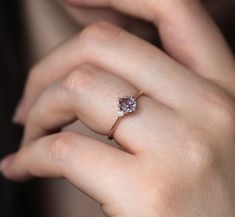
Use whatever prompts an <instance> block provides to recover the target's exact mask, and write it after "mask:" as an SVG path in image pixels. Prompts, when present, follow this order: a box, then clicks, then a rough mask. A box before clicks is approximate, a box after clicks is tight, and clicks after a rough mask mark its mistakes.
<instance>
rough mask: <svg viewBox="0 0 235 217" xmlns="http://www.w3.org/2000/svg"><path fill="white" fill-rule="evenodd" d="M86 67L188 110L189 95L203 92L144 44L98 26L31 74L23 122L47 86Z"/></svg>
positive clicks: (193, 80)
mask: <svg viewBox="0 0 235 217" xmlns="http://www.w3.org/2000/svg"><path fill="white" fill-rule="evenodd" d="M77 51H79V52H77ZM136 51H138V52H136ZM65 57H66V58H65ZM83 63H92V64H93V65H97V66H100V67H101V68H104V69H105V70H106V71H109V72H112V73H115V74H116V75H118V76H120V77H122V78H123V79H125V80H127V81H129V82H130V83H131V84H133V86H135V87H136V88H138V89H139V90H142V91H144V92H145V93H146V94H148V95H149V96H151V97H153V98H155V99H157V100H158V101H160V102H162V103H164V104H167V105H169V106H173V107H179V106H180V107H187V104H189V103H188V99H187V96H186V95H187V94H191V95H189V98H193V96H192V94H193V93H192V92H194V93H196V92H197V91H196V90H195V89H197V88H201V86H202V84H203V81H202V80H204V79H202V78H201V77H200V76H198V75H197V74H195V73H191V72H190V71H189V70H188V69H186V68H185V67H183V66H181V65H180V64H178V63H177V62H176V61H174V60H173V59H171V58H170V57H169V56H167V55H166V54H164V53H163V52H162V51H161V50H159V49H157V48H156V47H154V46H153V45H151V44H149V43H147V42H145V41H144V40H141V39H139V38H138V37H136V36H133V35H131V34H130V33H128V32H125V31H123V30H121V29H120V28H118V27H115V26H113V25H110V24H107V23H97V24H94V25H92V26H90V27H88V28H87V29H86V30H84V32H83V33H82V34H80V35H79V37H78V38H76V39H74V40H72V41H70V42H69V43H68V44H65V45H64V46H62V47H61V48H60V49H58V50H57V51H55V52H54V53H52V54H51V55H50V56H49V57H48V58H47V59H46V60H45V61H44V62H43V63H41V66H39V68H38V69H36V70H35V71H33V72H32V74H31V75H30V77H29V81H28V83H27V86H26V92H25V96H24V99H23V102H24V103H23V105H24V106H21V109H20V110H19V111H20V112H19V113H20V114H21V115H22V116H23V117H21V118H20V119H23V120H24V119H25V117H26V116H27V112H28V110H29V109H30V107H31V105H32V104H33V102H34V100H35V99H36V98H37V96H38V94H39V93H41V92H42V91H43V90H44V89H45V87H46V86H49V84H50V83H51V82H52V81H53V80H55V79H56V78H58V77H59V76H61V77H62V76H65V75H66V74H68V73H69V72H71V71H73V70H74V69H75V68H76V67H77V66H79V65H81V64H83ZM130 63H131V64H130ZM55 77H56V78H55ZM180 87H184V88H180ZM185 94H186V95H185ZM183 96H184V97H183ZM22 108H23V109H22ZM22 110H23V111H22ZM24 114H25V115H24Z"/></svg>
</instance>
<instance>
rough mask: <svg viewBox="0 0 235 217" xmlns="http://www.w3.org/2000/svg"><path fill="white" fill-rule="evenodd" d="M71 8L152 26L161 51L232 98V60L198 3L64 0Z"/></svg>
mask: <svg viewBox="0 0 235 217" xmlns="http://www.w3.org/2000/svg"><path fill="white" fill-rule="evenodd" d="M65 2H67V3H69V4H71V5H73V6H75V7H78V8H79V7H80V6H86V7H110V8H114V9H116V10H119V11H121V12H124V13H126V14H129V15H132V16H135V17H140V18H143V19H145V20H147V21H151V22H153V23H154V24H155V25H156V27H157V28H158V30H159V34H160V37H161V40H162V43H163V45H164V48H165V50H166V51H167V52H168V53H169V54H170V55H171V56H172V57H173V58H175V59H176V60H178V61H179V62H180V63H182V64H183V65H185V66H187V67H188V68H189V69H190V70H192V71H194V72H197V73H199V74H200V75H202V76H204V77H206V78H208V79H210V80H212V81H214V82H216V83H218V84H219V85H221V86H222V87H225V88H226V87H227V88H228V89H229V90H230V91H232V93H233V94H234V92H235V90H234V85H233V84H234V82H235V76H234V71H235V64H234V57H233V54H232V52H231V51H230V49H229V47H228V45H227V43H226V41H225V39H224V37H223V36H222V34H221V32H220V31H219V29H218V27H217V26H216V25H215V23H214V22H213V21H212V19H211V18H210V17H209V15H208V13H207V12H206V10H205V8H204V7H203V5H202V3H201V2H200V1H199V0H194V1H191V0H167V1H162V0H156V1H152V0H127V1H126V0H125V1H123V0H122V1H120V0H96V1H93V0H66V1H65Z"/></svg>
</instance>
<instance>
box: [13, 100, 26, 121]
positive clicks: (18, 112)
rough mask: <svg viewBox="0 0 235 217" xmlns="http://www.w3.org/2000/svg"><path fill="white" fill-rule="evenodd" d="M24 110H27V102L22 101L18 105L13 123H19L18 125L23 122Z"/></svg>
mask: <svg viewBox="0 0 235 217" xmlns="http://www.w3.org/2000/svg"><path fill="white" fill-rule="evenodd" d="M24 110H25V100H21V101H20V102H19V104H18V105H17V107H16V110H15V113H14V116H13V118H12V122H13V123H17V124H18V123H22V120H23V118H22V116H23V113H24Z"/></svg>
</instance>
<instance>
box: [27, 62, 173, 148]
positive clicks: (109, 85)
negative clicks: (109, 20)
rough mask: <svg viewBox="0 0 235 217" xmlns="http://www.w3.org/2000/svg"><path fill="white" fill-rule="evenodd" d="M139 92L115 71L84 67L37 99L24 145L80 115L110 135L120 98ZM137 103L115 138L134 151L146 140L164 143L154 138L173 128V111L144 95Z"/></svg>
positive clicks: (88, 124) (97, 129)
mask: <svg viewBox="0 0 235 217" xmlns="http://www.w3.org/2000/svg"><path fill="white" fill-rule="evenodd" d="M137 93H138V90H137V89H136V88H135V87H134V86H132V85H131V84H130V83H128V82H127V81H125V80H123V79H121V78H119V77H117V76H115V75H113V74H112V73H107V72H104V71H103V70H101V69H98V68H95V67H94V66H87V65H86V66H82V67H80V68H78V69H77V70H75V71H74V72H72V73H71V74H70V75H69V76H67V77H66V78H65V79H64V80H63V81H59V82H57V83H55V84H53V85H52V86H51V87H49V88H48V89H47V90H46V91H45V92H44V93H43V94H42V95H41V97H40V98H39V99H38V100H37V102H36V103H35V105H34V106H33V108H32V109H31V111H30V114H29V116H28V119H27V122H26V130H25V136H24V139H23V144H28V143H30V142H31V141H33V140H35V139H37V138H39V137H41V136H44V135H46V134H48V133H50V132H51V131H52V130H54V129H58V128H61V127H62V126H65V125H66V124H68V123H70V122H72V121H75V120H76V119H77V118H79V119H80V120H81V121H82V122H83V123H85V125H87V126H88V127H89V128H91V129H92V130H94V131H95V132H97V133H100V134H104V135H107V134H108V133H109V130H110V129H111V127H112V125H113V123H114V122H115V120H116V119H117V111H118V109H117V102H118V97H122V96H126V95H128V96H129V95H133V96H134V95H136V94H137ZM137 103H138V105H137V111H136V112H135V113H133V114H131V115H128V117H124V118H123V119H122V120H121V122H120V123H119V125H118V127H117V129H116V131H115V134H114V138H115V140H116V141H117V142H118V143H119V144H121V145H123V144H124V145H125V147H124V148H125V149H127V150H128V151H130V152H132V153H136V152H139V151H141V149H143V148H147V147H143V144H146V143H148V144H161V143H162V142H163V141H161V142H159V141H158V142H157V141H153V138H155V139H156V138H158V139H160V138H161V136H160V135H161V134H163V132H164V131H166V130H167V131H170V130H173V124H169V123H168V122H172V123H174V122H175V121H174V120H175V117H174V112H173V110H172V109H170V108H169V107H167V106H165V105H163V104H161V103H160V102H157V101H154V100H153V99H152V98H150V97H147V96H141V97H140V98H139V99H138V102H137ZM52 114H53V115H52ZM166 117H168V118H166ZM45 120H46V121H45ZM155 120H158V121H157V123H156V121H155ZM171 126H172V129H170V127H171ZM156 132H157V133H159V137H156ZM144 135H148V136H144ZM151 135H153V137H152V140H151ZM130 141H131V142H130ZM148 141H149V142H148Z"/></svg>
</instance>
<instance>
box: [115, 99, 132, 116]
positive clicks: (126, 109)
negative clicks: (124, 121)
mask: <svg viewBox="0 0 235 217" xmlns="http://www.w3.org/2000/svg"><path fill="white" fill-rule="evenodd" d="M118 107H119V109H120V111H119V115H120V116H122V115H125V114H126V113H131V112H134V111H135V110H136V100H135V97H133V96H125V97H123V98H119V104H118Z"/></svg>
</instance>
